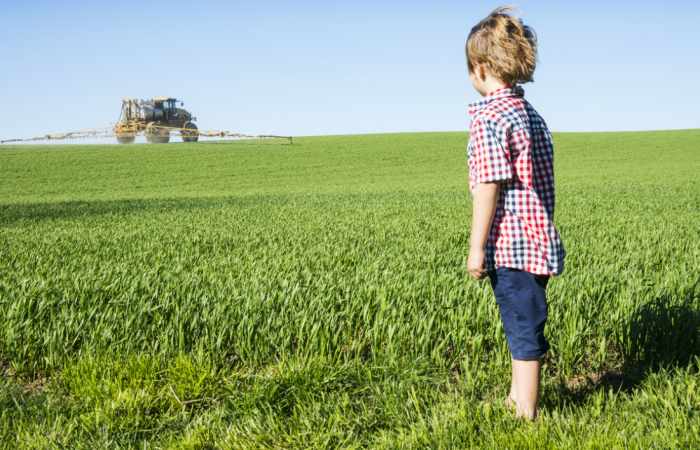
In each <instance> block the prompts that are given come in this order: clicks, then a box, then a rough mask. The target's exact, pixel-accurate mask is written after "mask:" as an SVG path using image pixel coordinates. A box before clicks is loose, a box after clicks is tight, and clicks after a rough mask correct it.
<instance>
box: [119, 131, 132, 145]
mask: <svg viewBox="0 0 700 450" xmlns="http://www.w3.org/2000/svg"><path fill="white" fill-rule="evenodd" d="M135 139H136V135H135V134H133V133H120V134H117V142H119V143H120V144H133V143H134V140H135Z"/></svg>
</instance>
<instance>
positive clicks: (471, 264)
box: [467, 248, 486, 280]
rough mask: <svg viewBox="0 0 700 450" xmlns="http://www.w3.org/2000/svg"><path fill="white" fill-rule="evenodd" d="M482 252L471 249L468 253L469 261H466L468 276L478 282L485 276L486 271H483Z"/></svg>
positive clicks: (481, 250)
mask: <svg viewBox="0 0 700 450" xmlns="http://www.w3.org/2000/svg"><path fill="white" fill-rule="evenodd" d="M484 258H485V256H484V250H483V249H478V248H477V249H474V248H473V249H471V250H470V251H469V259H468V260H467V271H468V272H469V274H470V275H471V276H472V277H474V278H476V279H477V280H480V279H481V278H484V277H485V276H486V271H485V270H484Z"/></svg>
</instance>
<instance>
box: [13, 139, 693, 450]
mask: <svg viewBox="0 0 700 450" xmlns="http://www.w3.org/2000/svg"><path fill="white" fill-rule="evenodd" d="M466 142H467V136H466V134H465V133H415V134H410V133H406V134H384V135H361V136H333V137H308V138H298V139H296V138H295V140H294V144H293V145H287V144H270V143H266V144H263V143H255V142H253V143H247V142H237V143H236V142H228V143H197V144H185V143H178V144H167V145H133V146H116V145H99V146H98V145H67V146H43V147H42V146H3V147H0V318H1V322H0V323H1V325H0V374H1V375H2V378H0V448H42V449H43V448H84V449H95V448H191V449H197V448H230V449H248V448H298V449H306V448H372V449H391V448H421V449H423V448H542V447H544V448H571V449H579V448H606V449H607V448H673V449H675V448H698V447H699V446H700V269H699V268H700V176H699V175H698V174H699V173H700V130H681V131H657V132H620V133H559V134H556V133H555V146H556V148H555V172H556V193H557V203H556V212H555V223H556V225H557V227H558V229H559V230H560V233H561V236H562V239H563V241H564V245H565V248H566V250H567V259H566V267H565V271H564V273H563V274H562V275H561V276H559V277H556V278H554V279H552V280H551V282H550V284H549V287H548V298H549V305H550V307H549V308H550V309H549V312H550V316H549V320H548V322H547V336H548V339H549V341H550V344H551V346H552V349H551V351H550V353H549V354H548V355H547V357H546V359H545V364H544V366H543V387H542V398H541V410H540V416H539V418H538V419H537V421H535V422H534V423H525V422H522V421H518V420H516V419H514V418H513V417H512V414H511V413H510V412H509V411H508V410H507V409H506V408H505V407H504V406H503V399H504V398H505V396H506V394H507V389H508V385H509V382H510V361H509V353H508V349H507V346H506V341H505V336H504V334H503V330H502V328H501V324H500V321H499V317H498V310H497V306H496V303H495V301H494V298H493V294H492V292H491V288H490V286H489V285H488V281H476V280H473V279H471V278H470V277H469V276H468V275H467V273H466V258H467V253H468V242H469V223H470V215H471V201H470V197H469V193H468V188H467V168H466V164H467V161H466V149H465V146H466Z"/></svg>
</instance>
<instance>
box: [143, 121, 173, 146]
mask: <svg viewBox="0 0 700 450" xmlns="http://www.w3.org/2000/svg"><path fill="white" fill-rule="evenodd" d="M144 134H145V135H146V141H147V142H148V143H149V144H167V143H168V142H170V131H169V130H165V129H163V128H159V127H158V126H157V125H156V124H154V123H149V124H148V125H147V126H146V131H145V132H144Z"/></svg>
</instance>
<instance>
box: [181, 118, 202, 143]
mask: <svg viewBox="0 0 700 450" xmlns="http://www.w3.org/2000/svg"><path fill="white" fill-rule="evenodd" d="M182 128H184V130H182V131H180V134H181V135H182V142H197V141H198V140H199V133H198V132H197V125H195V124H193V123H192V122H187V123H186V124H185V125H184V126H183V127H182ZM190 130H192V131H190Z"/></svg>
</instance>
